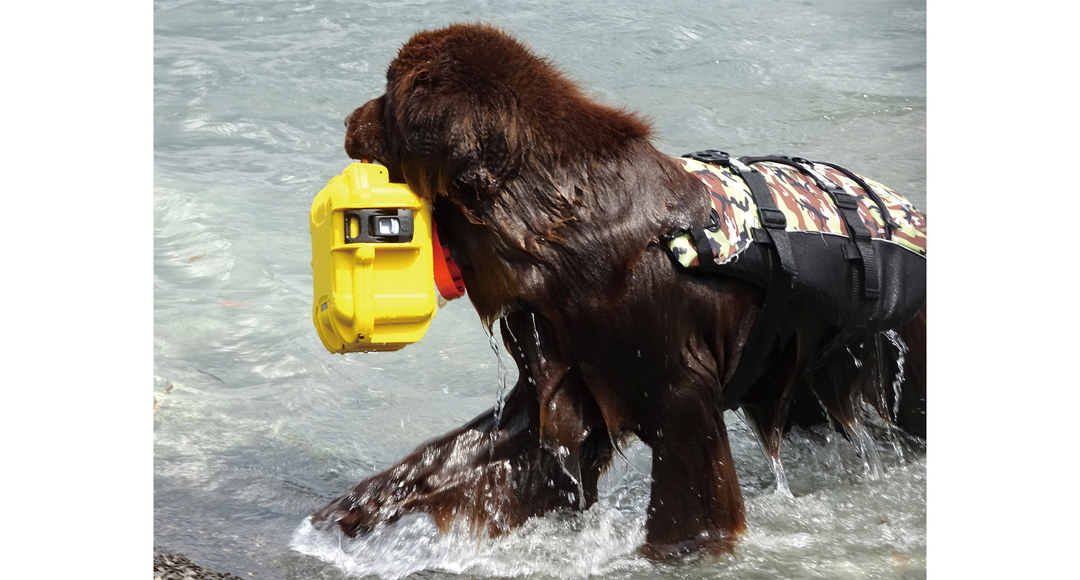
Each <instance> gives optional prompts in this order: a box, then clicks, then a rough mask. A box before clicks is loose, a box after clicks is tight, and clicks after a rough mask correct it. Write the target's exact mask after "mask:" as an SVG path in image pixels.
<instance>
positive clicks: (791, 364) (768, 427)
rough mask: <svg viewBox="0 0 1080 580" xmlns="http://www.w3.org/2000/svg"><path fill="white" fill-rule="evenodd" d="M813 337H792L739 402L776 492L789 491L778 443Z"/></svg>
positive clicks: (787, 492)
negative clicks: (769, 467)
mask: <svg viewBox="0 0 1080 580" xmlns="http://www.w3.org/2000/svg"><path fill="white" fill-rule="evenodd" d="M815 339H816V335H815ZM812 340H813V339H808V337H807V336H806V335H805V334H803V333H797V334H796V335H795V336H794V337H792V338H791V339H790V340H789V341H788V343H787V345H786V346H785V348H784V349H783V351H782V353H781V354H780V356H779V357H777V358H776V359H775V360H774V362H773V364H772V365H771V367H770V370H769V372H768V373H767V374H766V375H765V376H764V377H762V378H761V379H760V380H759V381H757V383H755V385H754V386H753V387H752V388H751V389H750V391H749V392H748V393H747V395H746V396H745V397H744V399H743V401H741V402H740V408H741V409H742V412H743V417H744V418H745V419H746V421H747V423H748V424H749V425H750V428H751V429H752V430H753V431H754V435H756V436H757V440H758V443H759V444H760V445H761V450H762V452H764V454H765V458H766V460H768V461H769V462H770V464H771V467H772V469H773V474H774V475H775V476H776V491H777V493H781V494H784V495H788V496H790V495H791V490H790V489H789V488H788V484H787V476H786V475H785V474H784V465H783V463H782V462H781V460H780V446H781V444H782V443H783V438H784V429H785V427H786V426H787V423H788V410H789V408H790V405H791V402H792V399H793V398H794V396H795V385H796V383H797V382H798V380H799V378H800V377H801V376H802V374H803V372H804V371H805V369H806V365H807V362H808V361H809V358H810V356H809V354H808V353H810V352H811V351H812V349H811V348H808V344H809V342H812Z"/></svg>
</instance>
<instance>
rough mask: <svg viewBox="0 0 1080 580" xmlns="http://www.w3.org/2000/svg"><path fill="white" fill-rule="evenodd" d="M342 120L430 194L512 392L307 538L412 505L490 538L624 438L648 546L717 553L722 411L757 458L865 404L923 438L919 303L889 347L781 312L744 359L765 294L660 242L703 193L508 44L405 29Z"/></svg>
mask: <svg viewBox="0 0 1080 580" xmlns="http://www.w3.org/2000/svg"><path fill="white" fill-rule="evenodd" d="M346 125H347V127H348V131H347V135H346V139H345V150H346V151H347V152H348V154H349V156H350V157H352V158H354V159H362V160H370V161H375V162H378V163H381V164H384V165H385V166H386V167H388V168H389V172H390V178H391V180H393V181H398V182H404V183H407V184H408V185H409V186H410V187H411V188H412V190H413V191H414V192H415V193H416V194H417V195H419V196H420V197H422V198H426V199H428V200H430V201H431V203H432V204H433V207H434V216H435V221H436V223H437V224H438V227H439V229H440V231H441V234H442V238H443V242H444V243H446V244H447V245H448V246H449V248H450V251H451V253H452V255H453V257H454V258H455V260H456V261H457V263H458V264H459V266H460V268H461V272H462V275H463V278H464V280H465V284H466V287H467V289H468V296H469V299H470V300H471V301H472V303H473V305H474V306H475V308H476V311H477V312H478V313H479V315H480V317H481V318H482V319H483V321H484V322H485V323H486V324H487V325H488V326H489V328H493V325H494V324H496V323H498V325H499V329H500V331H501V334H502V338H503V342H504V344H505V345H506V348H507V350H508V351H509V352H510V353H511V354H512V356H513V357H514V360H515V361H516V364H517V369H518V380H517V383H516V385H515V386H514V387H513V389H512V390H511V391H510V392H509V393H508V395H507V397H506V398H505V401H504V402H503V403H501V404H500V405H499V406H498V407H496V408H494V409H492V410H489V411H487V412H485V413H483V414H482V415H480V416H479V417H477V418H476V419H474V420H473V421H471V422H470V423H468V424H467V425H465V426H463V427H461V428H459V429H457V430H455V431H453V432H451V433H448V434H446V435H444V436H442V437H440V438H437V439H435V440H432V441H429V442H427V443H425V444H423V445H422V446H421V447H419V448H418V449H417V450H416V451H415V452H414V453H413V454H411V455H410V456H408V457H406V458H405V459H404V460H403V461H401V462H400V463H399V464H397V465H395V466H394V467H391V468H390V469H388V470H387V471H384V472H382V473H380V474H377V475H374V476H372V477H370V478H368V479H366V480H364V481H363V482H361V483H360V484H359V485H357V486H356V488H355V489H353V490H352V492H351V493H349V494H348V495H345V496H343V497H341V498H339V499H337V500H335V501H333V502H332V503H330V505H328V506H326V507H325V508H323V509H322V510H321V511H319V512H318V513H316V514H315V515H314V516H313V519H312V521H313V523H315V524H316V525H317V526H320V527H323V528H326V527H328V526H333V525H335V524H336V525H337V526H339V527H340V529H341V530H342V531H343V532H344V533H345V534H348V535H349V536H354V535H356V534H358V533H366V532H368V531H370V530H372V529H374V528H376V527H378V526H381V525H385V524H387V523H390V522H393V521H395V520H397V519H398V518H400V517H401V516H403V515H406V514H409V513H418V512H419V513H427V514H430V515H431V516H432V517H433V518H434V519H435V521H436V522H437V523H438V524H439V526H440V528H442V529H443V530H446V529H447V526H448V525H449V524H450V522H451V521H452V520H454V519H455V518H464V519H466V520H467V521H468V522H470V523H471V525H472V526H473V529H474V530H478V531H479V530H486V531H487V532H488V533H490V534H500V533H505V532H506V531H508V530H510V529H513V528H514V527H516V526H520V525H521V524H522V523H523V522H525V520H526V519H528V518H530V517H534V516H540V515H542V514H545V513H547V512H549V511H551V510H555V509H559V508H569V509H575V510H582V509H586V508H588V507H589V506H590V505H592V504H593V503H594V502H595V501H596V500H597V480H598V479H599V477H600V474H601V473H602V472H603V471H604V469H605V468H606V467H607V466H608V465H609V463H610V462H611V461H612V457H613V453H615V452H617V448H618V446H619V445H621V444H623V443H624V442H625V441H627V440H628V438H629V437H631V436H636V437H638V438H639V439H640V440H641V441H643V442H644V443H645V444H647V445H648V446H649V447H650V448H651V450H652V454H653V461H652V489H651V497H650V500H649V507H648V517H647V524H646V525H647V530H646V531H647V534H646V544H645V546H644V547H643V552H644V553H645V554H646V555H647V556H649V557H653V558H665V557H669V556H672V555H675V554H679V553H685V552H690V551H695V550H701V551H706V552H712V553H717V552H722V551H725V550H729V549H730V548H731V546H732V545H733V542H734V541H735V540H736V538H737V537H738V536H739V534H740V533H741V532H743V530H744V529H745V527H746V519H745V515H744V510H743V499H742V493H741V491H740V489H739V483H738V480H737V479H736V476H735V466H734V463H733V461H732V455H731V450H730V448H729V446H728V435H727V430H726V427H725V425H724V411H725V410H729V409H736V408H741V409H742V410H743V412H744V414H745V417H746V418H747V420H748V422H749V423H750V424H751V426H753V427H754V429H755V431H756V432H757V434H758V437H759V439H760V441H761V442H762V444H763V446H764V447H765V450H766V451H767V453H769V454H770V455H772V456H773V457H774V458H775V457H778V456H779V447H780V441H781V438H782V435H783V433H784V430H785V428H786V427H788V426H789V425H791V424H792V423H793V422H796V423H799V424H811V423H814V422H821V421H825V420H826V417H825V414H824V411H823V409H827V410H828V411H829V413H830V414H832V415H833V418H834V420H836V421H837V422H838V424H840V425H841V426H844V427H850V426H851V425H852V424H853V422H854V421H856V418H855V417H856V415H857V413H858V412H859V411H860V409H861V408H862V407H863V406H864V405H863V402H866V403H868V404H869V405H871V406H873V407H874V408H876V409H877V410H878V412H879V413H880V414H881V416H882V417H883V418H884V419H885V420H886V421H889V422H891V423H892V424H893V425H897V426H900V427H902V428H904V429H906V430H907V431H908V432H909V433H914V434H916V435H919V436H925V412H924V411H923V409H924V404H925V381H924V374H925V372H924V369H925V364H924V361H925V354H924V352H925V346H924V344H925V341H924V336H925V306H923V304H924V302H920V304H919V308H918V313H917V314H914V315H912V316H907V318H906V319H905V320H904V321H902V323H901V324H897V325H895V326H894V327H893V328H892V329H891V330H895V331H896V333H897V335H898V336H900V337H902V339H903V341H904V342H905V343H906V345H907V347H908V350H907V352H906V356H899V355H901V354H904V353H902V352H900V349H895V348H893V349H890V348H882V343H881V340H882V339H881V334H880V333H874V334H872V335H869V336H867V335H865V334H864V335H863V336H862V337H861V338H858V339H857V340H848V339H845V340H841V341H839V342H838V341H837V337H839V336H844V337H850V336H855V335H852V334H850V333H847V334H845V329H844V328H841V327H838V326H837V325H836V324H833V323H830V322H828V321H826V320H825V319H824V318H822V317H821V316H819V315H817V314H816V313H815V312H814V311H813V310H812V309H806V308H802V307H800V306H799V305H797V304H792V305H791V306H790V309H789V310H788V311H787V312H788V315H787V318H788V319H789V321H790V325H791V329H792V331H791V332H789V333H786V334H782V335H778V337H781V338H777V340H775V341H773V342H771V343H763V344H765V346H762V345H761V344H758V345H757V346H753V345H752V347H751V348H748V347H747V344H748V341H749V338H750V335H751V330H752V328H753V327H754V325H755V319H756V318H757V317H758V315H759V313H760V312H762V308H763V307H762V305H763V303H764V299H765V294H766V293H765V290H764V289H763V288H762V287H761V286H760V285H754V284H750V283H747V282H746V281H744V280H742V279H738V278H736V277H732V276H725V275H722V274H718V273H715V272H713V273H702V272H694V271H690V270H687V269H684V268H680V267H678V266H677V265H675V264H674V263H673V260H672V257H671V256H670V254H669V252H668V251H667V250H666V249H665V248H663V247H661V245H660V244H659V243H658V240H661V239H662V238H663V236H665V234H667V233H669V232H671V231H674V230H678V229H680V228H687V227H688V226H689V225H692V224H704V223H708V222H709V213H710V206H709V201H708V195H707V194H706V192H705V188H704V186H703V184H702V182H701V181H700V180H698V179H697V178H695V177H694V176H692V175H691V174H690V173H688V172H687V171H685V170H683V169H682V168H680V166H679V164H678V163H677V162H676V161H675V160H673V159H672V158H671V157H669V156H668V155H665V154H663V153H661V152H659V151H657V150H656V149H655V148H654V147H653V145H652V144H651V143H650V142H649V131H650V130H649V127H648V125H647V124H646V123H645V122H643V121H642V120H641V119H640V118H638V117H636V116H634V115H632V114H629V113H626V112H624V111H621V110H617V109H613V108H610V107H606V106H604V105H600V104H597V103H595V102H593V101H591V100H589V99H588V98H587V97H585V96H584V95H583V94H582V92H581V91H580V90H579V89H578V88H577V87H576V86H575V85H574V84H573V83H571V82H570V81H568V80H567V79H566V78H564V77H563V76H562V74H560V73H559V72H558V71H557V70H556V69H555V68H553V67H552V66H551V65H550V64H549V63H548V62H547V61H545V60H543V59H541V58H538V57H536V56H535V55H533V54H531V53H530V52H529V51H528V50H527V49H526V48H524V47H523V46H522V45H521V44H519V43H518V42H517V41H515V40H514V39H512V38H510V37H509V36H507V35H506V34H504V33H503V32H501V31H499V30H497V29H494V28H491V27H488V26H483V25H454V26H450V27H448V28H445V29H442V30H434V31H425V32H421V33H418V34H416V35H415V36H413V37H412V38H411V39H410V40H409V41H408V42H407V43H406V44H405V45H404V47H402V49H401V51H400V52H399V53H398V55H397V58H395V59H394V61H393V62H392V63H391V64H390V67H389V70H388V71H387V74H386V93H385V94H384V95H382V96H380V97H379V98H377V99H374V100H372V101H370V102H368V103H367V104H365V105H363V106H362V107H360V108H359V109H357V110H356V111H355V112H353V113H352V114H351V115H349V117H348V119H346ZM891 280H892V281H891V282H889V281H887V283H895V277H894V278H893V279H891ZM924 284H925V282H924ZM922 300H924V299H922ZM894 336H895V335H894ZM753 348H757V349H761V348H766V349H767V350H768V352H767V357H764V358H765V359H766V361H767V364H762V365H758V368H757V371H756V372H755V373H754V376H752V377H751V380H750V382H749V384H750V387H749V388H746V389H742V390H743V391H744V392H740V393H738V394H737V395H732V394H731V391H730V390H729V383H730V382H731V380H732V378H733V376H734V375H735V374H736V370H737V368H738V367H739V364H740V360H741V359H743V358H746V357H748V356H751V355H748V354H746V353H747V351H749V350H752V349H753ZM853 349H854V352H855V353H856V354H858V355H859V358H860V359H861V361H860V360H855V358H854V357H853V356H851V354H849V353H852V352H853ZM837 350H840V351H844V352H843V355H842V356H837V355H836V351H837ZM897 365H901V366H903V368H902V369H901V368H899V367H898V366H897ZM898 371H899V372H903V373H904V376H905V377H906V378H905V382H904V386H905V392H904V396H903V397H901V398H900V399H899V400H897V399H896V398H895V396H894V393H893V387H892V382H891V381H892V380H893V377H894V376H895V375H896V373H897V372H898Z"/></svg>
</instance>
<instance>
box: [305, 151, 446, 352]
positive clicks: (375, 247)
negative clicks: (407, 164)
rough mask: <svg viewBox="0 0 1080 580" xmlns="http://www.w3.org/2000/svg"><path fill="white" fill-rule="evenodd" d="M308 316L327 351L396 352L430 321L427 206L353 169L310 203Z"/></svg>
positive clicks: (362, 166) (363, 166)
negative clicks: (310, 298)
mask: <svg viewBox="0 0 1080 580" xmlns="http://www.w3.org/2000/svg"><path fill="white" fill-rule="evenodd" d="M311 268H312V274H313V278H314V283H315V296H314V298H315V304H314V309H313V315H312V317H313V318H314V321H315V328H316V329H317V330H318V331H319V338H320V339H322V343H323V345H324V346H326V348H327V350H329V351H330V352H337V353H346V352H371V351H386V350H398V349H399V348H401V347H403V346H406V345H409V344H412V343H414V342H416V341H418V340H420V339H421V338H422V337H423V336H424V333H425V332H426V331H427V328H428V325H429V324H430V323H431V319H432V318H433V317H434V316H435V309H436V298H435V285H434V283H433V281H432V245H431V206H430V205H429V204H428V203H427V202H425V201H423V200H421V199H420V198H418V197H416V195H414V194H413V193H412V191H411V190H410V189H409V188H408V186H406V185H405V184H402V183H390V180H389V176H388V174H387V170H386V168H385V167H383V166H382V165H376V164H372V163H353V164H351V165H349V166H348V167H346V168H345V171H344V172H343V173H342V174H341V175H339V176H337V177H335V178H334V179H332V180H331V181H330V183H329V184H327V186H326V187H325V188H324V189H323V190H322V191H320V192H319V194H318V195H317V196H315V201H314V202H313V203H312V204H311Z"/></svg>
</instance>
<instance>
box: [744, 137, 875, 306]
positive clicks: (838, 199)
mask: <svg viewBox="0 0 1080 580" xmlns="http://www.w3.org/2000/svg"><path fill="white" fill-rule="evenodd" d="M739 160H740V161H742V162H743V163H745V164H746V165H753V164H754V163H763V162H770V163H780V164H783V165H788V166H790V167H794V168H795V169H797V170H799V172H800V173H802V174H803V175H806V176H807V177H809V178H810V179H813V180H814V183H815V184H817V186H818V187H819V188H820V189H821V190H822V191H825V192H827V193H828V194H829V196H830V197H831V198H832V200H833V203H834V204H836V207H837V209H839V210H840V217H841V218H842V219H843V220H844V224H845V225H847V229H848V236H849V237H850V239H851V242H852V244H853V245H854V247H853V248H850V249H845V250H844V256H845V257H846V258H847V259H848V260H851V261H854V262H861V263H862V293H863V295H865V296H866V297H867V298H877V297H878V296H880V295H881V273H880V271H879V268H878V263H877V257H876V256H875V254H874V248H873V245H872V244H871V243H870V240H871V239H872V237H871V235H870V232H868V231H867V230H866V226H865V225H864V224H863V221H862V218H861V217H859V202H858V201H857V200H856V198H855V196H854V195H851V194H850V193H848V192H846V191H844V188H842V187H840V186H839V185H837V184H835V183H833V182H832V180H830V179H828V178H824V177H823V179H824V181H822V179H818V175H817V172H815V171H813V170H812V168H811V165H810V162H809V161H807V160H805V159H803V158H801V157H786V156H780V155H770V156H767V157H742V158H740V159H739ZM830 167H831V166H830ZM859 181H862V180H859ZM748 183H749V182H748ZM860 187H861V186H860ZM867 191H868V192H870V191H871V190H869V189H867ZM769 197H772V196H771V195H770V196H769ZM875 197H876V196H875ZM756 199H757V197H756V196H755V200H756ZM883 215H888V214H887V213H886V214H883ZM854 284H855V289H854V292H855V296H858V295H859V293H858V281H855V282H854Z"/></svg>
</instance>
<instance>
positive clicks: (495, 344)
mask: <svg viewBox="0 0 1080 580" xmlns="http://www.w3.org/2000/svg"><path fill="white" fill-rule="evenodd" d="M488 346H490V347H491V351H492V352H494V353H495V361H496V363H497V364H498V369H499V370H498V374H497V376H496V378H495V394H496V401H495V425H496V426H498V425H499V424H501V423H502V415H503V409H504V408H505V407H506V375H507V371H506V365H505V364H503V359H502V354H501V351H500V349H499V341H497V340H495V333H494V332H488Z"/></svg>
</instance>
